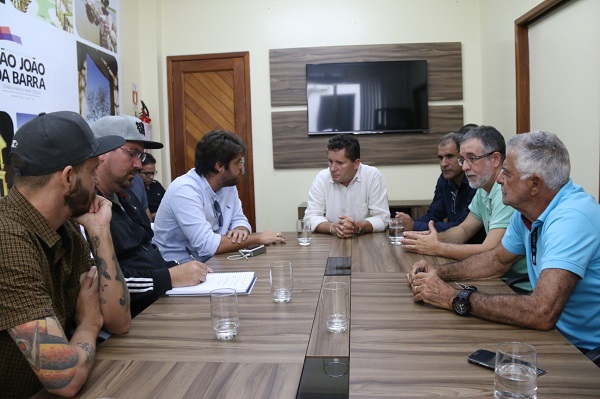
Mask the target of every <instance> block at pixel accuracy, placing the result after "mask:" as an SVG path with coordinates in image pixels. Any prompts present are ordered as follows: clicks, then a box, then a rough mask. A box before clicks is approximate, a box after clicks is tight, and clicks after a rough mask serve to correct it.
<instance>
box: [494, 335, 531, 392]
mask: <svg viewBox="0 0 600 399" xmlns="http://www.w3.org/2000/svg"><path fill="white" fill-rule="evenodd" d="M494 397H495V398H498V399H514V398H521V399H536V398H537V351H536V350H535V348H534V347H533V346H531V345H529V344H526V343H524V342H504V343H501V344H499V345H498V350H497V351H496V371H495V373H494Z"/></svg>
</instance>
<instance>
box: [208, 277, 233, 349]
mask: <svg viewBox="0 0 600 399" xmlns="http://www.w3.org/2000/svg"><path fill="white" fill-rule="evenodd" d="M210 317H211V320H212V325H213V329H214V330H215V333H216V334H217V338H218V339H223V340H227V339H232V338H233V337H235V336H236V334H237V328H238V326H239V325H240V317H239V313H238V303H237V295H236V293H235V290H234V289H233V288H219V289H216V290H212V291H211V292H210Z"/></svg>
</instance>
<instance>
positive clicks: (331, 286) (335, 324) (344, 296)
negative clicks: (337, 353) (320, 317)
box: [321, 281, 350, 333]
mask: <svg viewBox="0 0 600 399" xmlns="http://www.w3.org/2000/svg"><path fill="white" fill-rule="evenodd" d="M321 294H322V305H323V314H324V315H325V326H326V327H327V331H329V332H332V333H341V332H344V331H346V330H347V329H348V319H349V316H350V293H349V292H348V284H346V283H342V282H338V281H335V282H331V283H325V284H323V289H322V290H321Z"/></svg>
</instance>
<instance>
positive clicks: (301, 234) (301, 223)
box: [296, 219, 312, 247]
mask: <svg viewBox="0 0 600 399" xmlns="http://www.w3.org/2000/svg"><path fill="white" fill-rule="evenodd" d="M296 233H297V235H298V243H300V245H302V246H303V247H305V246H307V245H310V239H311V237H312V230H311V228H310V220H308V219H306V220H302V219H299V220H297V221H296Z"/></svg>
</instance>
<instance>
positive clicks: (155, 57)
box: [120, 0, 538, 230]
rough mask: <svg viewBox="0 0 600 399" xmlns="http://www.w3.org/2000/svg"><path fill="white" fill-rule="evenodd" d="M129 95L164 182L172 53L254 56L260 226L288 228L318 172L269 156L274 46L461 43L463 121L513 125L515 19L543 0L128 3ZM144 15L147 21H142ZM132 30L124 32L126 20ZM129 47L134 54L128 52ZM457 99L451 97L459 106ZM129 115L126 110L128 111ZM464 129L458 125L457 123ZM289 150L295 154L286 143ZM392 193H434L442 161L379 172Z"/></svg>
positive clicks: (124, 37)
mask: <svg viewBox="0 0 600 399" xmlns="http://www.w3.org/2000/svg"><path fill="white" fill-rule="evenodd" d="M121 3H122V5H121V10H122V13H121V24H120V27H121V41H122V42H121V46H122V48H123V49H124V51H123V53H122V55H121V60H122V72H123V75H122V77H123V82H122V87H124V89H125V91H124V93H127V94H125V95H124V98H125V99H126V101H124V103H125V105H127V104H128V97H127V96H129V94H128V93H129V92H130V87H131V83H132V82H135V83H138V84H139V90H140V98H141V99H143V100H144V102H146V104H147V105H148V107H149V108H150V111H151V113H152V114H151V116H152V122H153V133H154V134H155V137H157V136H156V135H157V134H158V135H159V137H160V139H161V140H162V141H163V142H164V143H165V144H167V146H166V147H167V148H166V149H165V150H162V151H159V152H158V154H157V151H155V155H158V158H159V164H160V169H161V174H160V175H159V178H160V180H161V181H163V183H168V180H169V179H168V177H169V176H170V170H169V163H168V154H169V149H168V120H167V115H168V108H167V92H166V88H167V83H166V67H165V65H166V64H165V62H166V61H165V60H166V57H167V56H169V55H187V54H206V53H225V52H234V51H249V52H250V79H251V93H252V97H251V100H252V129H253V147H254V160H255V164H254V172H255V192H256V215H257V227H258V229H259V230H267V229H277V230H292V229H293V228H294V219H295V217H296V216H295V215H296V206H297V204H298V203H300V202H302V201H305V200H306V197H307V192H308V188H309V187H310V184H311V182H312V179H313V178H314V176H315V174H316V173H317V172H318V170H320V169H321V168H324V167H325V166H326V159H325V149H324V150H323V163H322V164H321V165H315V168H312V169H301V170H275V169H274V168H273V161H272V144H271V139H272V135H271V106H270V96H269V90H270V86H269V53H268V51H269V49H273V48H292V47H313V46H337V45H360V44H381V43H419V42H461V43H462V50H463V71H464V83H463V84H464V100H463V101H462V102H457V103H458V104H462V105H463V106H464V116H465V122H472V123H486V124H491V125H495V126H497V127H498V128H499V130H500V131H501V132H502V133H504V134H505V136H506V137H509V136H510V135H512V134H513V133H514V130H515V127H514V126H515V109H514V108H515V99H514V98H515V94H514V93H515V89H514V85H515V84H514V81H515V80H514V39H513V35H514V33H513V32H514V29H513V23H514V20H515V19H516V18H517V17H519V16H520V15H522V14H523V13H524V12H526V11H528V10H529V9H531V8H532V7H533V6H535V5H536V4H537V3H538V0H482V1H480V0H457V1H448V0H377V1H372V0H371V1H368V0H327V1H323V0H320V1H312V0H305V1H298V0H273V1H254V2H249V1H246V0H204V1H197V0H168V1H167V0H144V1H142V0H129V1H122V2H121ZM140 14H143V18H140ZM123 21H127V28H126V29H124V22H123ZM127 50H131V51H127ZM453 104H454V103H453ZM123 109H124V111H125V112H126V113H132V112H133V110H131V112H129V111H130V110H128V109H127V107H123ZM457 128H458V127H457ZM290 156H294V154H293V149H290ZM380 169H381V171H382V173H383V174H384V177H385V179H386V181H387V184H388V191H389V198H390V199H428V198H431V197H432V195H433V186H434V183H435V181H436V178H437V176H438V174H439V169H438V167H437V166H436V165H420V166H402V167H400V166H398V167H381V168H380Z"/></svg>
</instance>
